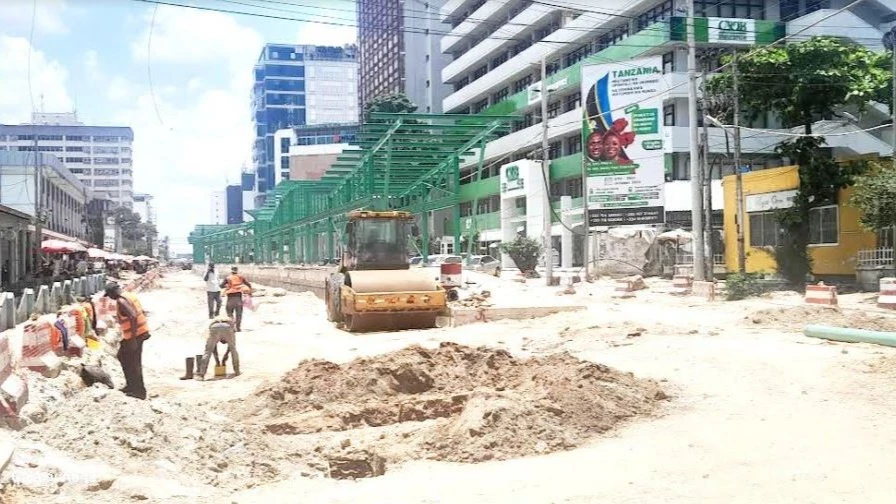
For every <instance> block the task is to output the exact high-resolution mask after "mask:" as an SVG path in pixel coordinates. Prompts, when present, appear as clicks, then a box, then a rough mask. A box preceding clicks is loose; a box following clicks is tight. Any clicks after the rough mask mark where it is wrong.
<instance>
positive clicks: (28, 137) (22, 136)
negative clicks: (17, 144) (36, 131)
mask: <svg viewBox="0 0 896 504" xmlns="http://www.w3.org/2000/svg"><path fill="white" fill-rule="evenodd" d="M19 140H34V135H19Z"/></svg>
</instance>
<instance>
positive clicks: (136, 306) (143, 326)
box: [106, 282, 149, 399]
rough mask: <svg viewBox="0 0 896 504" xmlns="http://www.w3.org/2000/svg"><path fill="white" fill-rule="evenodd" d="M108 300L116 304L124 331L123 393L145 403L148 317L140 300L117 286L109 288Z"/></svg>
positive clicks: (121, 352)
mask: <svg viewBox="0 0 896 504" xmlns="http://www.w3.org/2000/svg"><path fill="white" fill-rule="evenodd" d="M106 296H107V297H109V298H111V299H114V300H115V304H116V307H117V309H116V313H115V315H116V319H117V320H118V325H119V326H120V328H121V345H120V346H119V349H118V361H119V362H120V363H121V370H122V371H124V379H125V386H124V388H122V389H121V391H122V392H124V393H125V394H126V395H128V396H130V397H134V398H137V399H146V387H145V386H144V384H143V342H144V341H146V340H148V339H149V325H148V324H147V322H146V313H145V312H144V311H143V306H142V305H141V304H140V300H139V299H137V296H136V295H135V294H134V293H133V292H121V287H119V285H118V284H117V283H115V282H110V283H108V284H106Z"/></svg>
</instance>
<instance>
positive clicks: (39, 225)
mask: <svg viewBox="0 0 896 504" xmlns="http://www.w3.org/2000/svg"><path fill="white" fill-rule="evenodd" d="M34 130H35V131H34V235H35V242H36V245H35V253H34V258H35V260H36V262H37V264H35V265H34V270H35V273H36V272H37V269H38V268H39V267H40V266H41V265H42V264H43V251H42V250H41V248H42V245H43V236H44V223H43V215H42V213H43V205H41V182H42V181H41V176H40V175H41V173H40V171H41V170H40V160H39V159H38V156H39V154H40V153H39V152H38V150H37V146H38V144H37V128H34Z"/></svg>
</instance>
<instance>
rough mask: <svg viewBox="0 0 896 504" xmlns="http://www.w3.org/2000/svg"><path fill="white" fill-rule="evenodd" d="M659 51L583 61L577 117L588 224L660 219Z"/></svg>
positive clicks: (662, 88) (663, 80) (661, 79)
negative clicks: (616, 59)
mask: <svg viewBox="0 0 896 504" xmlns="http://www.w3.org/2000/svg"><path fill="white" fill-rule="evenodd" d="M662 63H663V62H662V57H661V56H656V57H650V58H643V59H638V60H631V61H627V62H625V63H609V64H599V65H584V66H583V67H582V96H583V97H585V106H584V107H583V108H582V110H583V115H584V117H583V122H582V145H583V146H584V161H585V170H586V173H587V184H586V188H585V189H586V194H587V197H588V221H589V224H590V225H591V226H626V225H635V224H662V223H663V222H664V221H665V209H664V194H663V188H664V186H665V159H664V154H663V123H662V114H661V111H662V108H663V94H664V93H665V92H666V91H667V90H668V84H667V81H666V76H665V75H663V71H662V68H663V65H662Z"/></svg>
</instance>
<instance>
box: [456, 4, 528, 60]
mask: <svg viewBox="0 0 896 504" xmlns="http://www.w3.org/2000/svg"><path fill="white" fill-rule="evenodd" d="M511 7H512V5H511V2H505V1H497V0H488V1H487V2H485V4H483V5H482V7H480V8H479V9H477V10H476V12H474V13H472V14H470V17H469V18H468V19H467V20H465V21H464V22H462V23H461V24H459V25H457V27H455V28H454V29H453V30H451V32H450V33H449V34H448V35H445V36H444V37H442V40H441V41H439V42H440V47H441V51H442V53H448V52H451V51H452V50H453V49H454V48H455V47H457V45H458V44H459V43H460V42H463V41H464V40H465V39H467V38H469V37H470V36H479V35H485V34H488V33H490V32H491V31H492V28H494V27H495V26H497V25H499V24H500V23H501V22H503V21H504V18H505V17H506V16H505V15H504V14H505V13H506V12H507V11H509V10H510V8H511Z"/></svg>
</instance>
